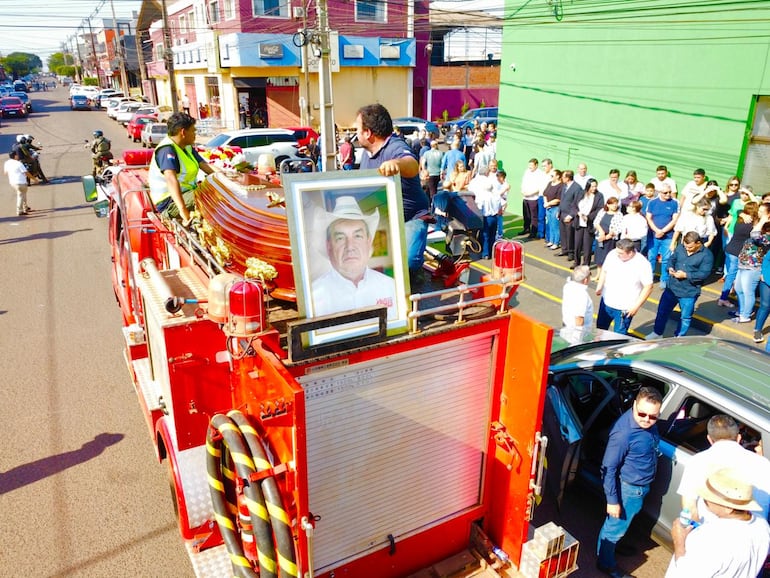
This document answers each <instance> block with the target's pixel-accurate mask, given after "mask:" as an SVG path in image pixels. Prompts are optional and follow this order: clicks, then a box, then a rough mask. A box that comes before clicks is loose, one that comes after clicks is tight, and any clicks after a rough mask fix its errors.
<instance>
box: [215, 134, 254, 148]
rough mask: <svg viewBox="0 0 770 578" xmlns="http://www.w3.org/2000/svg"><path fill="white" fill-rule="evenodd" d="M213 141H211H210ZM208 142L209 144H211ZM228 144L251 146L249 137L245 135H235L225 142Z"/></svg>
mask: <svg viewBox="0 0 770 578" xmlns="http://www.w3.org/2000/svg"><path fill="white" fill-rule="evenodd" d="M212 143H213V141H212ZM212 143H209V144H212ZM227 144H228V146H231V147H241V148H247V147H249V146H251V137H247V136H237V137H235V138H233V139H232V140H231V141H230V142H229V143H227ZM213 146H219V144H216V145H213Z"/></svg>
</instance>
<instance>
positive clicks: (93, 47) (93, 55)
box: [88, 16, 99, 81]
mask: <svg viewBox="0 0 770 578" xmlns="http://www.w3.org/2000/svg"><path fill="white" fill-rule="evenodd" d="M88 36H89V37H90V38H91V59H92V60H93V62H94V64H93V66H94V72H95V73H96V79H97V81H98V80H99V67H98V66H96V44H95V43H94V31H93V29H92V28H91V17H90V16H89V17H88Z"/></svg>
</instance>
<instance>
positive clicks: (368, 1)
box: [356, 0, 387, 22]
mask: <svg viewBox="0 0 770 578" xmlns="http://www.w3.org/2000/svg"><path fill="white" fill-rule="evenodd" d="M356 21H357V22H386V21H387V14H386V13H385V0H356Z"/></svg>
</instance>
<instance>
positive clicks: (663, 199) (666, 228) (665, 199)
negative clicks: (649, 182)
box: [647, 183, 679, 289]
mask: <svg viewBox="0 0 770 578" xmlns="http://www.w3.org/2000/svg"><path fill="white" fill-rule="evenodd" d="M678 217H679V203H678V202H677V201H676V199H674V198H672V195H671V187H670V186H669V185H668V184H667V183H663V184H662V185H660V191H659V192H658V196H657V198H655V199H653V200H651V201H650V203H649V204H648V205H647V224H648V225H649V227H650V234H651V235H652V244H651V245H650V246H649V248H648V250H647V258H648V259H649V260H650V265H651V266H652V272H653V274H654V273H655V265H656V264H657V261H658V255H660V288H661V289H665V288H666V284H667V282H668V276H669V273H668V260H669V259H670V258H671V251H672V250H673V249H672V247H671V239H672V238H673V236H674V225H676V220H677V218H678Z"/></svg>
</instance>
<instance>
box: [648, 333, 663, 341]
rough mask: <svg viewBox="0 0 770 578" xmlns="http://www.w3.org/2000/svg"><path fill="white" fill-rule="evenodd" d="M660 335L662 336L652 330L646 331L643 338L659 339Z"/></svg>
mask: <svg viewBox="0 0 770 578" xmlns="http://www.w3.org/2000/svg"><path fill="white" fill-rule="evenodd" d="M661 337H663V336H662V335H660V334H658V333H655V332H654V331H653V332H652V333H648V334H647V337H645V339H660V338H661Z"/></svg>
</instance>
